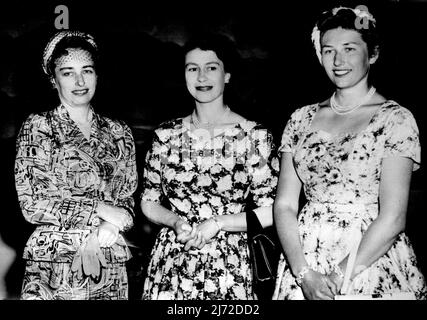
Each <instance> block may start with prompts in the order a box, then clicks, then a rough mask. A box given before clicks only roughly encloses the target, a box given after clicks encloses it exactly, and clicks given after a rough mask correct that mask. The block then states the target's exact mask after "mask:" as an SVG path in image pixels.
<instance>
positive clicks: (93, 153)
mask: <svg viewBox="0 0 427 320" xmlns="http://www.w3.org/2000/svg"><path fill="white" fill-rule="evenodd" d="M92 112H93V110H92ZM15 182H16V190H17V193H18V199H19V204H20V206H21V209H22V213H23V215H24V217H25V219H26V220H27V221H29V222H30V223H32V224H34V225H35V226H36V228H35V230H34V232H33V233H32V235H31V236H30V238H29V239H28V241H27V244H26V247H25V250H24V255H23V257H24V259H25V260H26V269H25V275H24V281H23V286H22V292H21V298H22V299H26V300H27V299H37V300H92V299H102V300H104V299H105V300H110V299H114V300H115V299H120V300H121V299H127V298H128V282H127V273H126V266H125V262H126V261H127V260H129V259H130V257H131V254H130V250H129V248H128V247H127V245H126V243H125V240H124V238H123V236H122V235H121V234H120V235H119V239H118V240H117V242H116V243H115V244H114V245H113V246H112V247H109V248H102V250H103V253H104V255H105V258H106V261H107V268H102V276H101V279H100V281H94V280H93V279H91V278H89V277H85V276H83V277H82V276H81V275H80V274H79V273H78V272H71V270H70V267H71V263H72V261H73V258H74V256H75V253H76V251H77V250H78V248H79V247H80V245H81V243H82V241H83V240H84V239H85V238H86V237H87V236H88V235H89V234H90V233H91V232H92V231H93V230H95V229H96V228H97V226H99V224H100V219H99V217H98V214H97V212H96V209H97V205H98V203H99V202H101V201H102V202H104V203H106V204H111V205H115V206H119V207H123V208H125V209H126V210H127V211H128V223H127V225H126V227H125V230H127V229H129V228H130V227H131V226H132V225H133V206H134V199H133V193H134V192H135V190H136V187H137V172H136V161H135V145H134V140H133V137H132V132H131V131H130V129H129V127H128V126H126V125H125V124H124V123H122V122H119V121H113V120H111V119H108V118H105V117H101V116H99V115H98V114H96V113H94V112H93V119H92V126H91V132H90V139H89V140H88V139H86V138H85V137H84V135H83V133H82V132H81V131H80V129H79V128H78V126H77V125H76V124H75V123H74V121H73V120H72V119H71V118H70V116H69V114H68V112H67V110H66V108H65V107H64V106H62V105H61V106H59V107H57V108H55V109H53V110H51V111H48V112H44V113H41V114H32V115H30V116H29V117H28V119H27V120H26V121H25V122H24V124H23V125H22V128H21V130H20V133H19V135H18V138H17V155H16V161H15Z"/></svg>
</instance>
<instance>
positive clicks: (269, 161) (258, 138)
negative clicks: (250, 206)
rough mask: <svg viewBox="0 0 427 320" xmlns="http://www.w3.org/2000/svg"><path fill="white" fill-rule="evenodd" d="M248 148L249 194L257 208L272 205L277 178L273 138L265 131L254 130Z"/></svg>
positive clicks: (277, 163)
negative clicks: (249, 168)
mask: <svg viewBox="0 0 427 320" xmlns="http://www.w3.org/2000/svg"><path fill="white" fill-rule="evenodd" d="M252 141H253V143H251V145H252V147H251V148H250V153H251V155H250V157H249V161H250V164H251V169H252V172H251V176H252V179H251V185H250V193H251V195H252V199H253V202H254V204H255V206H257V207H268V206H271V205H273V202H274V198H275V196H276V187H277V181H278V176H279V159H278V158H277V150H276V148H275V146H274V142H273V136H272V134H271V133H270V131H268V130H267V129H256V130H254V135H253V139H252Z"/></svg>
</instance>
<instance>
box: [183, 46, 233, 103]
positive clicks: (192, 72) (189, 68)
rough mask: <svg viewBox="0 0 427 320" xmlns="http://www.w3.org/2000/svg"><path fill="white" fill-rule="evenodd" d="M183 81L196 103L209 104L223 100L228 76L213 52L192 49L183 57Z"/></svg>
mask: <svg viewBox="0 0 427 320" xmlns="http://www.w3.org/2000/svg"><path fill="white" fill-rule="evenodd" d="M185 80H186V83H187V89H188V91H189V92H190V94H191V95H192V96H193V97H194V99H195V100H196V101H197V102H199V103H209V102H213V101H215V100H218V99H223V93H224V87H225V84H226V83H228V82H229V81H230V74H229V73H226V72H225V69H224V64H223V63H222V61H221V60H220V59H219V58H218V57H217V55H216V53H215V52H214V51H211V50H207V51H203V50H200V49H194V50H191V51H189V52H188V53H187V54H186V56H185Z"/></svg>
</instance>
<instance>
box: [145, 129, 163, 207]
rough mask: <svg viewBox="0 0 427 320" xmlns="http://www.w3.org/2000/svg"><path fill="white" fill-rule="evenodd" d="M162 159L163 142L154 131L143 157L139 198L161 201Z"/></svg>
mask: <svg viewBox="0 0 427 320" xmlns="http://www.w3.org/2000/svg"><path fill="white" fill-rule="evenodd" d="M164 159H166V158H165V146H164V143H163V142H162V141H161V140H160V138H159V136H158V134H157V132H154V138H153V142H152V145H151V148H150V149H149V150H148V152H147V155H146V157H145V164H144V173H143V180H142V193H141V200H143V201H153V202H157V203H160V202H161V201H162V197H163V191H162V186H161V176H162V168H161V167H162V166H161V165H162V161H163V160H164Z"/></svg>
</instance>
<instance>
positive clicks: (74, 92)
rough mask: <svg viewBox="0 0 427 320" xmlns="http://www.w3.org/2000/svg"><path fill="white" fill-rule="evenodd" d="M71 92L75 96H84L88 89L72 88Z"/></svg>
mask: <svg viewBox="0 0 427 320" xmlns="http://www.w3.org/2000/svg"><path fill="white" fill-rule="evenodd" d="M71 92H72V93H73V94H75V95H77V96H84V95H85V94H87V93H88V92H89V89H81V90H73V91H71Z"/></svg>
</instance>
